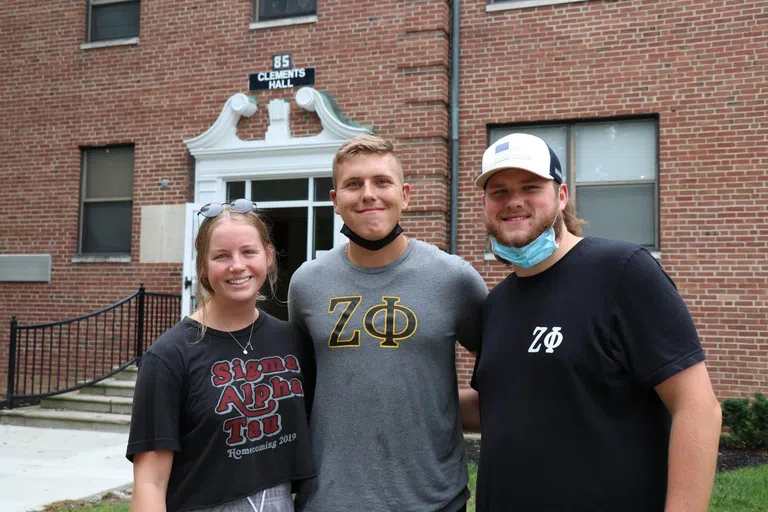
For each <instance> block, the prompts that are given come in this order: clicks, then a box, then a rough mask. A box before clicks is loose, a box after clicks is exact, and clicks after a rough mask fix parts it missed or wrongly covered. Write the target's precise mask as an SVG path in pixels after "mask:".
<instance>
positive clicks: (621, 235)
mask: <svg viewBox="0 0 768 512" xmlns="http://www.w3.org/2000/svg"><path fill="white" fill-rule="evenodd" d="M654 189H655V185H654V184H652V183H647V184H638V185H615V186H614V185H610V186H608V185H606V186H581V187H577V189H576V206H577V207H578V213H579V217H581V218H583V219H586V220H589V224H587V225H586V226H584V234H585V235H591V236H600V237H603V238H613V239H616V240H626V241H628V242H634V243H636V244H639V245H644V246H646V247H654V246H655V245H656V207H655V204H654Z"/></svg>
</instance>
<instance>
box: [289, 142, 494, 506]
mask: <svg viewBox="0 0 768 512" xmlns="http://www.w3.org/2000/svg"><path fill="white" fill-rule="evenodd" d="M333 181H334V188H333V191H331V199H332V200H333V206H334V209H335V211H336V213H337V214H339V215H340V216H341V218H342V220H343V221H344V228H343V230H342V232H343V233H344V234H345V235H346V236H347V237H348V238H349V243H348V244H346V245H345V246H343V247H340V248H338V249H334V250H332V251H330V252H329V253H328V254H326V255H324V256H322V257H320V258H318V259H316V260H314V261H310V262H307V263H305V264H304V265H302V266H301V268H299V269H298V270H297V271H296V273H295V274H294V275H293V278H292V279H291V285H290V289H289V291H288V313H289V316H290V320H291V321H292V322H295V323H296V324H298V325H299V327H301V328H302V329H303V330H304V331H306V332H307V333H309V334H310V335H311V337H312V340H313V343H314V348H315V354H316V361H317V386H316V388H315V394H314V397H315V399H314V405H313V407H312V415H311V420H310V428H311V434H312V449H313V454H314V460H315V468H316V471H317V478H315V479H312V480H309V481H308V482H307V483H306V484H305V485H303V486H302V487H300V488H299V492H298V496H297V500H296V509H297V510H299V511H310V512H340V511H344V512H347V511H350V512H351V511H354V512H358V511H365V512H377V511H381V512H389V511H393V510H395V511H398V512H424V511H430V512H434V511H444V512H456V511H460V510H464V509H465V503H466V501H467V499H468V498H469V491H468V490H467V478H468V477H467V463H466V459H465V456H464V445H463V443H464V439H463V436H462V431H461V422H460V416H459V404H458V396H457V395H458V393H457V378H456V367H455V352H454V351H455V343H456V341H457V340H458V341H459V342H460V343H461V344H462V345H464V346H465V347H467V348H469V349H470V350H474V349H475V347H476V346H477V341H478V338H479V333H478V332H477V329H476V323H477V319H478V316H479V311H480V307H481V306H482V303H483V300H484V299H485V297H486V295H487V293H488V290H487V288H486V285H485V283H484V282H483V279H482V278H481V277H480V275H479V274H478V273H477V271H475V270H474V269H473V268H472V266H471V265H469V264H468V263H467V262H465V261H463V260H462V259H460V258H459V257H457V256H451V255H448V254H446V253H444V252H442V251H440V250H439V249H438V248H437V247H435V246H433V245H429V244H426V243H424V242H420V241H418V240H415V239H409V238H407V237H406V236H405V235H404V234H403V233H402V229H400V224H399V221H400V214H401V212H402V211H403V209H404V208H405V207H406V206H407V205H408V198H409V195H410V185H408V184H407V183H405V181H404V179H403V170H402V168H401V166H400V162H399V160H398V158H397V157H396V156H395V154H394V152H393V147H392V144H391V143H390V142H389V141H387V140H385V139H382V138H380V137H374V136H370V135H367V136H361V137H356V138H354V139H352V140H349V141H347V142H346V143H344V144H343V145H342V146H341V148H339V150H338V152H337V153H336V156H335V158H334V162H333Z"/></svg>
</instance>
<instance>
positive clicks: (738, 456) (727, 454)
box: [464, 439, 768, 471]
mask: <svg viewBox="0 0 768 512" xmlns="http://www.w3.org/2000/svg"><path fill="white" fill-rule="evenodd" d="M464 446H465V447H466V449H467V458H468V459H469V460H470V461H472V462H474V463H475V464H477V463H478V461H479V460H480V441H479V440H475V439H466V440H465V441H464ZM762 464H768V450H762V451H750V450H739V449H732V448H721V449H720V451H719V453H718V454H717V470H718V471H730V470H732V469H739V468H745V467H750V466H760V465H762Z"/></svg>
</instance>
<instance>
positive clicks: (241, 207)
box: [197, 199, 256, 219]
mask: <svg viewBox="0 0 768 512" xmlns="http://www.w3.org/2000/svg"><path fill="white" fill-rule="evenodd" d="M225 206H229V209H230V210H232V211H233V212H237V213H248V212H250V211H253V210H255V209H256V203H254V202H253V201H251V200H249V199H235V200H234V201H232V202H229V203H208V204H206V205H203V206H202V207H201V208H200V211H199V212H197V214H198V215H202V216H203V217H206V218H209V219H210V218H213V217H216V216H217V215H219V214H221V212H223V211H224V207H225Z"/></svg>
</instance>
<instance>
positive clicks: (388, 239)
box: [341, 222, 403, 251]
mask: <svg viewBox="0 0 768 512" xmlns="http://www.w3.org/2000/svg"><path fill="white" fill-rule="evenodd" d="M402 232H403V228H401V227H400V223H399V222H398V223H397V224H395V227H394V228H392V231H390V232H389V234H388V235H387V236H385V237H384V238H382V239H380V240H367V239H365V238H363V237H361V236H360V235H358V234H357V233H355V232H354V231H352V230H351V229H349V226H347V225H346V224H344V225H343V226H342V227H341V234H342V235H344V236H346V237H347V238H349V239H350V240H351V241H352V242H353V243H355V244H357V245H359V246H360V247H362V248H363V249H368V250H369V251H378V250H380V249H383V248H384V247H386V246H388V245H389V244H391V243H392V241H393V240H394V239H395V238H397V237H398V236H399V235H400V233H402Z"/></svg>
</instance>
